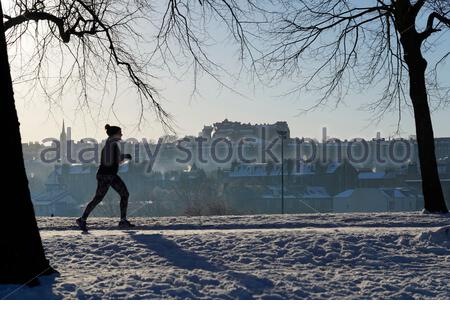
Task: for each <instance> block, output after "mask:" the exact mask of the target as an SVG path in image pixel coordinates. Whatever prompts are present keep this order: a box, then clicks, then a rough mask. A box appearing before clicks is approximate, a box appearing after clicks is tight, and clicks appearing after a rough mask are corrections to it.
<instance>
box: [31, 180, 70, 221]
mask: <svg viewBox="0 0 450 320" xmlns="http://www.w3.org/2000/svg"><path fill="white" fill-rule="evenodd" d="M45 186H46V191H45V192H43V193H40V194H37V195H33V196H32V198H31V200H32V202H33V205H34V210H35V213H36V215H38V216H65V215H74V214H76V213H78V212H77V210H78V209H77V208H76V204H77V202H76V201H75V199H74V198H73V197H72V196H71V195H70V193H69V192H68V191H67V190H66V188H65V187H64V186H63V185H62V184H61V182H60V180H59V177H58V174H57V172H56V171H53V172H52V173H51V174H50V176H49V177H48V180H47V182H46V184H45Z"/></svg>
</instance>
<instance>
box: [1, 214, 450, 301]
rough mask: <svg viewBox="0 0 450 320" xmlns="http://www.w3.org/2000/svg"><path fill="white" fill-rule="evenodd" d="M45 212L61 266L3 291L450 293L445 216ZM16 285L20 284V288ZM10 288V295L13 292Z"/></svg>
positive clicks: (97, 294) (51, 253)
mask: <svg viewBox="0 0 450 320" xmlns="http://www.w3.org/2000/svg"><path fill="white" fill-rule="evenodd" d="M199 219H200V218H184V217H177V218H151V219H144V218H141V219H137V218H136V219H134V221H136V222H137V223H139V224H140V227H139V228H138V229H137V230H133V231H121V230H117V229H115V228H114V226H115V224H116V222H117V221H116V220H115V219H108V218H103V219H100V218H99V219H92V221H91V224H90V225H91V226H92V228H93V230H92V231H91V233H90V234H81V233H80V232H79V231H78V230H75V229H74V228H72V227H71V225H72V224H73V218H53V219H48V218H46V219H39V225H40V228H41V236H42V239H43V242H44V246H45V248H46V252H47V256H48V258H49V259H50V260H51V261H52V264H53V265H54V266H55V267H56V268H57V269H58V270H59V271H60V272H61V275H60V276H59V277H43V278H41V279H43V282H44V285H43V286H40V287H38V288H32V289H30V288H20V287H18V286H0V296H1V297H5V296H6V298H33V299H39V298H65V299H169V298H171V299H173V298H178V299H408V298H438V299H450V237H449V234H448V229H447V233H446V232H445V229H442V230H440V231H439V232H435V231H436V230H437V229H438V227H440V226H445V225H450V217H449V216H426V215H421V214H417V213H414V214H411V213H403V214H392V213H383V214H378V213H371V214H362V213H360V214H344V215H342V214H341V215H332V214H329V215H323V214H317V215H312V214H311V215H286V216H246V217H245V216H244V217H243V216H238V217H237V216H236V217H204V218H201V224H200V223H199ZM14 290H16V291H14ZM11 293H12V294H11Z"/></svg>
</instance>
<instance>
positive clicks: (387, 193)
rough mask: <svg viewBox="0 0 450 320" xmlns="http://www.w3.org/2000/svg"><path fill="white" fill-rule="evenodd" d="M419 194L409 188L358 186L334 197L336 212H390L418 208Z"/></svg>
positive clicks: (334, 209)
mask: <svg viewBox="0 0 450 320" xmlns="http://www.w3.org/2000/svg"><path fill="white" fill-rule="evenodd" d="M418 198H419V197H418V195H417V194H416V193H415V192H413V191H412V190H411V189H407V188H356V189H348V190H345V191H343V192H341V193H339V194H337V195H336V196H334V198H333V211H334V212H383V211H386V212H389V211H392V212H394V211H415V210H418V203H419V199H418Z"/></svg>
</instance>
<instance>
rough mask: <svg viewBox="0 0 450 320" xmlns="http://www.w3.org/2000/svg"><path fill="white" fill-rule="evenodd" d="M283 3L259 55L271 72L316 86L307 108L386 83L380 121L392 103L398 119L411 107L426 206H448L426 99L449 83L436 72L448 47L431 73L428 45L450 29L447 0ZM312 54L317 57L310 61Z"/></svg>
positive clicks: (444, 94) (377, 107) (378, 104)
mask: <svg viewBox="0 0 450 320" xmlns="http://www.w3.org/2000/svg"><path fill="white" fill-rule="evenodd" d="M279 4H280V6H279V7H278V12H276V13H274V14H273V16H272V20H271V21H272V23H271V24H270V25H268V27H267V28H268V30H267V31H268V34H269V36H270V37H271V39H270V41H268V42H267V43H269V46H270V49H268V51H267V52H266V54H265V55H264V58H263V60H262V61H263V62H264V65H265V71H270V74H271V75H272V80H274V79H280V78H289V79H298V78H299V77H300V79H302V80H303V81H300V85H298V86H296V88H295V89H294V91H301V92H302V91H304V90H311V89H314V90H319V92H321V95H320V99H319V100H318V101H317V103H316V104H314V105H312V106H310V107H308V108H306V109H305V110H304V111H309V110H312V109H314V108H317V107H319V106H323V105H324V104H326V103H327V102H330V100H331V99H334V101H335V103H336V105H339V104H340V102H341V101H342V98H343V97H344V96H345V95H346V94H347V93H348V92H349V91H350V90H353V89H357V90H358V89H359V90H367V89H370V88H376V87H379V86H384V90H383V93H382V95H381V96H380V98H379V99H378V100H377V101H374V102H373V103H371V104H369V105H368V106H369V108H370V109H371V110H372V111H373V112H375V114H376V116H377V117H378V120H379V121H380V120H381V119H382V116H383V115H384V114H385V113H386V112H387V111H389V110H391V111H392V110H397V112H398V121H400V120H401V115H402V112H405V111H404V110H405V107H410V108H411V107H412V110H413V113H414V119H415V127H416V137H417V144H418V149H419V150H418V151H419V161H420V169H421V176H422V191H423V195H424V202H425V208H424V210H425V211H428V212H448V209H447V206H446V204H445V200H444V197H443V193H442V188H441V183H440V180H439V175H438V171H437V165H436V156H435V149H434V134H433V127H432V122H431V116H430V105H429V99H430V98H433V95H431V96H430V93H431V92H433V93H434V92H439V93H440V94H441V95H440V96H438V99H437V100H433V101H434V102H435V103H442V102H444V104H445V102H448V101H449V100H448V93H449V91H448V89H446V88H439V86H438V83H437V82H436V79H437V75H436V72H437V71H438V70H439V69H438V67H439V65H440V64H441V63H443V62H444V61H445V59H446V58H448V57H449V55H450V52H442V55H441V58H440V59H438V60H437V62H436V64H435V66H434V68H432V70H431V72H430V73H427V72H426V69H427V61H426V60H425V58H424V56H423V53H424V52H427V51H428V50H430V49H431V48H435V47H436V46H437V45H438V39H439V38H437V37H434V38H433V36H434V35H438V34H440V33H441V34H442V35H445V34H446V35H448V30H449V29H450V28H449V27H450V18H449V17H450V2H449V1H447V0H428V1H427V0H417V1H415V2H411V1H410V0H391V1H389V0H369V1H347V0H330V1H321V0H305V1H303V0H296V1H285V0H280V2H279ZM446 32H447V33H446ZM441 41H443V40H442V39H441ZM447 41H448V38H447ZM308 61H309V62H312V61H314V63H312V64H311V63H310V64H308V65H306V63H305V62H308ZM427 79H428V80H429V81H428V82H427ZM427 85H428V87H427ZM437 89H440V91H437ZM408 92H409V98H408V97H407V93H408Z"/></svg>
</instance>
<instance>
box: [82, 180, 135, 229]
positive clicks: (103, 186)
mask: <svg viewBox="0 0 450 320" xmlns="http://www.w3.org/2000/svg"><path fill="white" fill-rule="evenodd" d="M110 186H111V187H112V188H113V189H114V190H116V191H117V193H118V194H119V195H120V218H121V219H125V218H126V217H127V206H128V197H129V196H130V194H129V193H128V189H127V186H126V185H125V183H124V182H123V180H122V179H121V178H120V177H119V176H118V175H116V174H97V191H96V192H95V196H94V198H93V199H92V200H91V202H89V204H88V205H87V206H86V209H85V210H84V213H83V216H82V218H83V219H85V220H86V219H87V217H88V216H89V214H90V213H91V211H92V210H94V208H95V206H96V205H97V204H99V203H100V201H102V200H103V198H104V197H105V195H106V193H107V192H108V189H109V187H110Z"/></svg>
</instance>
